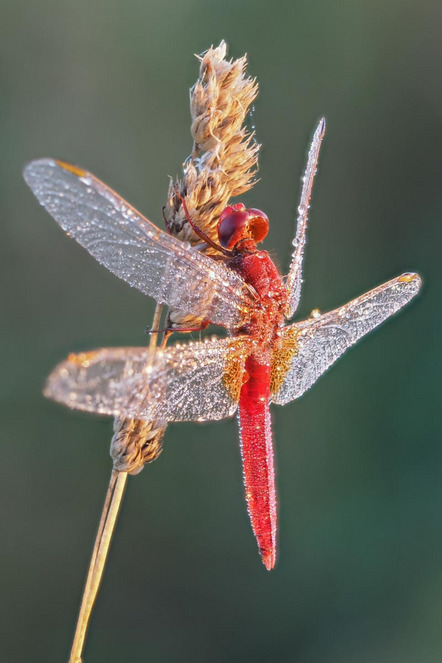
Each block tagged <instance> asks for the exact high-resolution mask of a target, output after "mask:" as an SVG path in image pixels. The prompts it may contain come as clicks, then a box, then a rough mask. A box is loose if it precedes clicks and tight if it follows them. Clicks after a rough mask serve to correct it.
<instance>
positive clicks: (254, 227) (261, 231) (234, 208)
mask: <svg viewBox="0 0 442 663" xmlns="http://www.w3.org/2000/svg"><path fill="white" fill-rule="evenodd" d="M268 231H269V219H268V217H267V215H266V214H264V212H261V210H259V209H253V208H252V209H246V207H245V205H243V204H242V203H238V204H237V205H229V206H228V207H226V208H225V210H224V211H223V212H222V213H221V216H220V217H219V221H218V239H219V243H220V244H221V246H222V247H224V248H225V249H234V248H235V246H236V245H237V244H238V243H239V242H241V241H242V240H244V239H252V240H253V241H254V242H255V243H256V244H258V242H262V240H263V239H264V237H265V236H266V235H267V233H268Z"/></svg>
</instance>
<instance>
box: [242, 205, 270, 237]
mask: <svg viewBox="0 0 442 663" xmlns="http://www.w3.org/2000/svg"><path fill="white" fill-rule="evenodd" d="M247 212H248V214H249V230H250V232H251V235H252V237H253V239H254V240H255V242H256V243H257V244H259V242H262V240H263V239H264V238H265V237H266V236H267V233H268V232H269V217H268V216H267V214H264V212H261V210H260V209H255V208H253V207H252V208H251V209H248V210H247Z"/></svg>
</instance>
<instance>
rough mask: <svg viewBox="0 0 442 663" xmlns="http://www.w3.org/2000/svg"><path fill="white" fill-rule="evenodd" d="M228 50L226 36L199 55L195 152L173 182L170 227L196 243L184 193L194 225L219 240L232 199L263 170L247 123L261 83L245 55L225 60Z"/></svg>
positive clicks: (193, 95) (193, 108) (193, 107)
mask: <svg viewBox="0 0 442 663" xmlns="http://www.w3.org/2000/svg"><path fill="white" fill-rule="evenodd" d="M226 51H227V45H226V42H225V41H222V42H221V43H220V45H219V46H218V47H216V48H213V46H212V47H210V48H209V49H208V51H206V52H205V53H204V54H203V55H202V56H200V58H199V59H200V70H199V77H198V80H197V81H196V83H195V85H194V86H193V87H192V88H191V90H190V113H191V120H192V122H191V134H192V138H193V147H192V153H191V155H190V156H189V157H188V159H187V160H186V162H185V164H184V168H183V178H182V179H178V180H177V181H176V182H171V183H170V186H169V193H168V203H167V205H166V218H167V221H168V228H169V230H170V232H171V233H172V234H173V235H176V236H178V237H180V238H181V239H183V240H187V241H190V242H192V243H194V244H197V243H200V239H199V238H198V237H197V236H196V235H195V233H194V232H193V230H192V229H191V227H190V226H189V223H188V222H187V220H186V217H185V214H184V210H183V209H182V205H181V200H180V198H179V196H183V197H185V199H186V203H187V207H188V210H189V212H190V214H191V216H192V219H193V220H194V222H195V224H196V225H198V226H199V227H200V228H201V229H202V230H203V231H204V232H205V233H206V234H207V235H209V237H211V238H212V239H213V240H215V241H217V236H216V224H217V222H218V218H219V216H220V214H221V212H222V211H223V209H224V208H225V207H226V206H227V204H228V203H229V200H230V198H232V197H234V196H238V195H241V194H243V193H245V192H246V191H248V190H249V189H250V188H251V187H252V186H253V184H254V182H255V175H256V172H257V169H258V152H259V145H258V144H257V143H256V141H255V136H254V132H251V131H248V130H247V128H246V127H245V126H244V123H245V120H246V117H247V113H248V111H249V107H250V105H251V104H252V103H253V101H254V100H255V99H256V96H257V94H258V85H257V83H256V80H255V79H252V78H250V77H248V76H247V75H246V72H245V70H246V65H247V58H246V56H243V57H241V58H238V59H237V60H226V59H225V58H226ZM203 250H205V251H211V249H209V248H206V247H203Z"/></svg>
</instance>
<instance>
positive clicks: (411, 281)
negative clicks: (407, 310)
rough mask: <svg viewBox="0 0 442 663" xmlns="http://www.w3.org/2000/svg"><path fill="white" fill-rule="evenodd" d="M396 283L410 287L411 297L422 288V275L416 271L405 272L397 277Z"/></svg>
mask: <svg viewBox="0 0 442 663" xmlns="http://www.w3.org/2000/svg"><path fill="white" fill-rule="evenodd" d="M396 283H398V284H399V285H401V286H403V287H404V288H407V289H409V293H410V299H412V298H413V297H415V296H416V295H417V294H418V293H419V291H420V290H421V288H422V284H423V280H422V277H421V276H420V275H419V274H417V273H416V272H404V273H403V274H401V275H400V276H398V277H397V279H396Z"/></svg>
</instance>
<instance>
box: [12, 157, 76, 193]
mask: <svg viewBox="0 0 442 663" xmlns="http://www.w3.org/2000/svg"><path fill="white" fill-rule="evenodd" d="M48 167H49V168H61V169H62V170H65V171H67V172H69V173H72V174H73V175H76V176H77V177H85V176H86V175H87V171H86V170H84V169H83V168H79V167H78V166H75V165H74V164H72V163H69V162H68V161H62V160H61V159H54V158H53V157H41V158H40V159H33V160H32V161H28V162H27V163H26V164H25V165H24V167H23V171H22V172H23V179H24V180H25V182H26V184H28V185H29V186H31V182H32V181H33V178H34V177H35V176H36V175H38V174H39V173H40V172H41V171H42V170H44V169H47V168H48Z"/></svg>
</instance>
